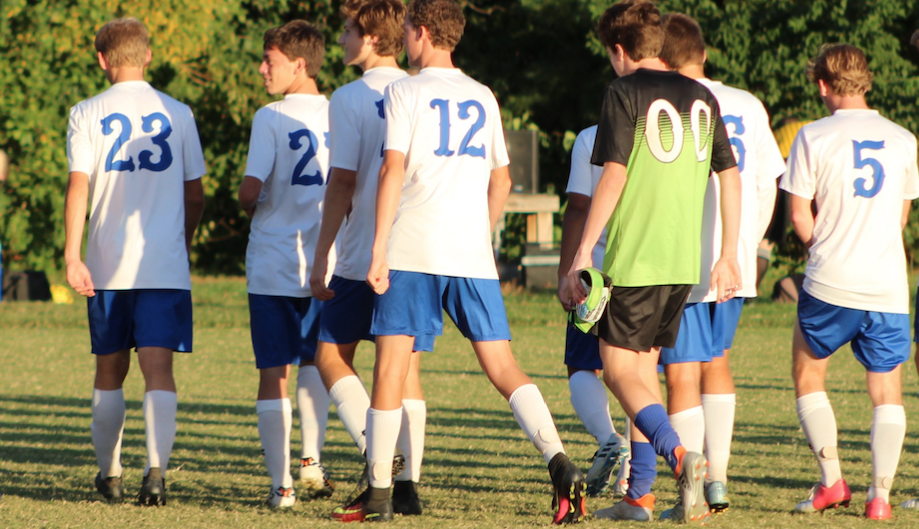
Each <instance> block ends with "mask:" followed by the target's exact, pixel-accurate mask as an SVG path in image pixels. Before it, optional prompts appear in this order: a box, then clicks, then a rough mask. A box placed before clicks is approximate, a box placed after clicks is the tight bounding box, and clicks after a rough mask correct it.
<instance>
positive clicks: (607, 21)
mask: <svg viewBox="0 0 919 529" xmlns="http://www.w3.org/2000/svg"><path fill="white" fill-rule="evenodd" d="M597 33H598V34H599V35H600V42H602V43H603V46H604V47H606V48H608V49H610V50H615V49H616V45H617V44H618V45H620V46H622V49H623V50H624V51H625V53H626V54H627V55H628V56H629V58H631V59H632V60H633V61H640V60H642V59H653V58H655V57H659V56H660V53H661V47H662V46H663V44H664V32H663V30H662V29H661V14H660V11H658V10H657V7H656V6H655V5H654V4H652V3H651V2H648V1H647V0H622V1H621V2H617V3H615V4H613V6H612V7H610V8H609V9H607V10H606V11H605V12H604V13H603V16H601V17H600V23H599V24H597Z"/></svg>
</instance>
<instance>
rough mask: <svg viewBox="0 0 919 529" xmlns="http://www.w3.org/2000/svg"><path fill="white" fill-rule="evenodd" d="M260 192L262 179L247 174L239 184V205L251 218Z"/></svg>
mask: <svg viewBox="0 0 919 529" xmlns="http://www.w3.org/2000/svg"><path fill="white" fill-rule="evenodd" d="M261 193H262V181H261V180H259V179H258V178H256V177H254V176H247V177H246V178H244V179H243V183H242V185H241V186H239V194H238V195H237V199H238V200H239V207H241V208H242V210H243V211H245V212H246V215H248V216H249V218H250V219H251V218H252V216H253V215H255V205H256V204H258V197H259V195H261Z"/></svg>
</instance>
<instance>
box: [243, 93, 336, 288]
mask: <svg viewBox="0 0 919 529" xmlns="http://www.w3.org/2000/svg"><path fill="white" fill-rule="evenodd" d="M328 141H329V102H328V100H327V99H326V98H325V96H322V95H307V94H289V95H287V96H285V97H284V99H282V100H281V101H276V102H274V103H270V104H268V105H265V106H264V107H262V108H260V109H259V110H258V112H256V113H255V118H254V119H253V120H252V136H251V137H250V138H249V158H248V161H247V163H246V176H252V177H255V178H258V179H259V180H261V181H262V182H263V187H262V193H261V196H260V197H259V200H258V204H257V205H256V207H255V216H254V217H253V218H252V228H251V232H250V233H249V246H248V248H247V249H246V280H247V283H248V286H249V293H250V294H261V295H266V296H288V297H298V298H302V297H307V296H310V295H311V290H310V283H309V277H310V265H311V264H312V263H311V262H310V261H309V260H308V259H312V257H313V255H314V254H315V252H316V242H317V240H318V239H319V223H320V221H321V220H322V199H323V197H324V196H325V189H326V182H327V180H328V173H329V146H328ZM334 250H335V249H334V248H333V249H332V251H331V252H329V253H330V255H329V270H330V271H331V270H333V269H334V267H335V252H334Z"/></svg>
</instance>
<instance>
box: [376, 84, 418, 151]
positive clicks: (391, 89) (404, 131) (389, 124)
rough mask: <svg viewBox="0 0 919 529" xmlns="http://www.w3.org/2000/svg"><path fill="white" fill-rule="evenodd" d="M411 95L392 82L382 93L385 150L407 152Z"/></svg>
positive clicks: (410, 135)
mask: <svg viewBox="0 0 919 529" xmlns="http://www.w3.org/2000/svg"><path fill="white" fill-rule="evenodd" d="M410 105H411V95H410V94H408V93H407V91H406V90H405V89H404V88H403V87H402V83H399V82H394V83H391V84H390V85H389V86H387V87H386V91H385V92H384V93H383V113H384V114H385V115H386V144H385V145H384V149H385V150H393V151H399V152H401V153H403V154H407V153H408V147H409V144H410V143H411V141H412V117H411V110H410V108H411V106H410Z"/></svg>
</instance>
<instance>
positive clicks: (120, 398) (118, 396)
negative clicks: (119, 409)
mask: <svg viewBox="0 0 919 529" xmlns="http://www.w3.org/2000/svg"><path fill="white" fill-rule="evenodd" d="M102 401H108V402H112V401H115V402H121V403H124V389H96V388H93V406H99V405H100V404H102Z"/></svg>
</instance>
